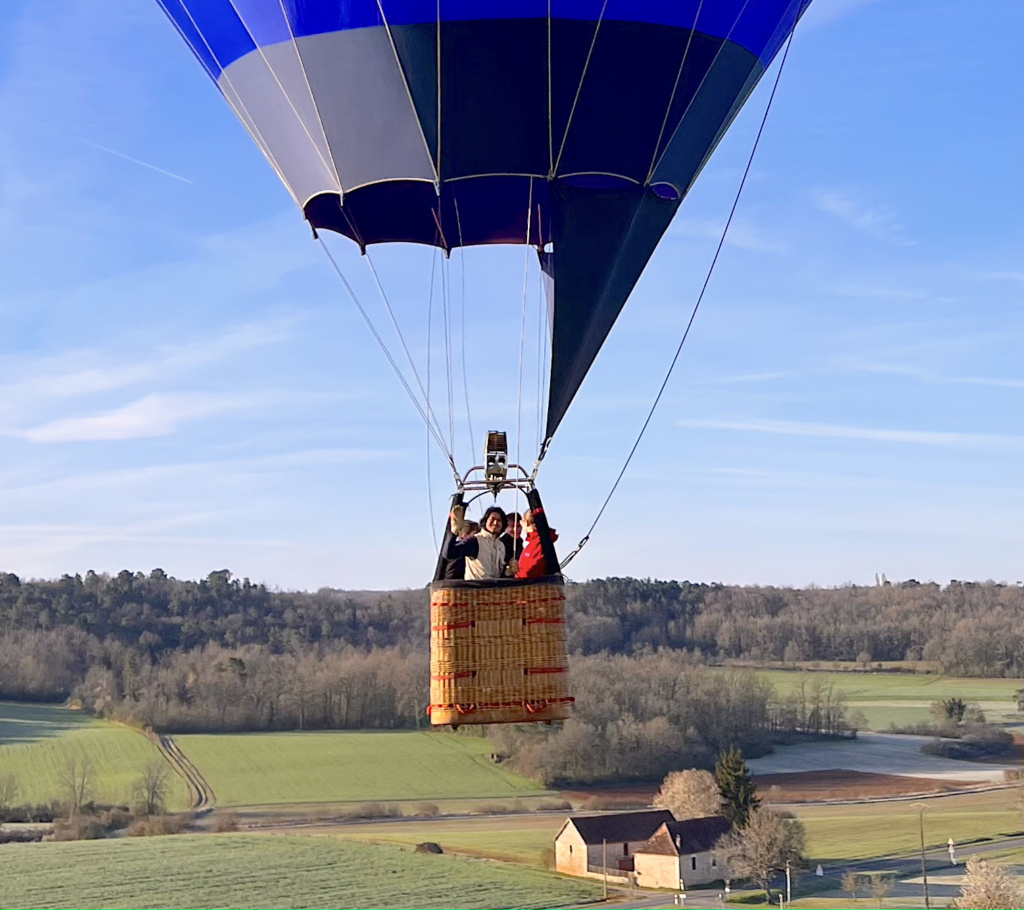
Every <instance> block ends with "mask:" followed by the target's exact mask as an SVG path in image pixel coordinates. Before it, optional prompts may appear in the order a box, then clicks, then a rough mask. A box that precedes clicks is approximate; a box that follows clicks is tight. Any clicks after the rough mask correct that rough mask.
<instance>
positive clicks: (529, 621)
mask: <svg viewBox="0 0 1024 910" xmlns="http://www.w3.org/2000/svg"><path fill="white" fill-rule="evenodd" d="M524 622H525V623H526V624H527V625H528V626H532V625H533V624H534V623H536V622H541V623H549V624H552V625H564V624H565V620H564V619H548V618H547V617H544V616H537V617H534V618H533V619H527V620H524Z"/></svg>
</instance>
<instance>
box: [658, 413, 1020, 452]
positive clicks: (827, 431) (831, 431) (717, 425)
mask: <svg viewBox="0 0 1024 910" xmlns="http://www.w3.org/2000/svg"><path fill="white" fill-rule="evenodd" d="M678 425H679V426H681V427H687V428H691V429H702V430H736V431H740V432H745V433H775V434H781V435H785V436H812V437H817V438H819V439H857V440H864V441H866V442H904V443H911V444H914V445H927V446H941V447H945V448H957V449H979V448H986V449H991V448H1004V449H1005V448H1014V449H1020V448H1024V439H1020V438H1018V437H1016V436H997V435H995V434H991V433H944V432H935V431H930V430H890V429H882V428H879V427H858V426H844V425H843V424H834V423H809V422H801V421H795V420H718V419H715V420H701V419H691V420H681V421H679V424H678Z"/></svg>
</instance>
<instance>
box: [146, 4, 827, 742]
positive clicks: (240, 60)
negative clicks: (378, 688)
mask: <svg viewBox="0 0 1024 910" xmlns="http://www.w3.org/2000/svg"><path fill="white" fill-rule="evenodd" d="M158 2H159V3H160V4H161V6H162V7H163V8H164V11H165V12H166V13H167V15H168V17H169V18H170V20H171V22H172V23H173V24H174V25H175V27H176V28H177V29H178V31H179V33H180V35H181V37H182V38H183V39H184V40H185V41H186V43H187V44H188V45H189V47H190V48H191V49H192V51H193V53H194V54H195V56H196V57H197V58H198V60H199V61H200V63H201V64H202V65H203V66H204V68H205V69H206V71H207V73H208V74H209V75H210V77H211V79H213V81H214V82H215V84H216V85H217V87H218V88H219V89H220V91H221V93H222V94H223V96H224V98H225V100H226V101H227V102H228V103H229V104H230V105H231V107H232V108H233V109H234V111H235V113H236V114H237V116H238V118H239V119H240V120H241V122H242V123H243V124H244V126H245V127H246V129H247V130H248V131H249V133H250V134H251V135H252V137H253V139H254V140H255V142H256V143H257V145H258V146H259V148H260V149H261V151H262V152H263V154H264V155H265V156H266V158H267V160H268V161H269V162H270V164H271V165H272V166H273V167H274V169H275V170H276V171H277V173H278V175H279V176H280V178H281V180H282V181H283V182H284V184H285V186H286V187H287V188H288V190H289V192H290V193H291V194H292V196H293V198H294V199H295V201H296V203H297V204H298V205H299V207H300V208H301V209H302V212H303V214H304V216H305V218H306V220H307V221H308V222H309V224H310V225H311V226H312V227H313V229H314V231H320V230H327V231H333V232H336V233H338V234H341V235H344V236H345V237H348V238H350V239H351V240H352V241H354V242H355V243H356V244H358V245H359V247H360V249H362V250H363V251H364V252H365V250H366V249H367V247H368V246H370V245H371V244H378V243H396V242H403V243H418V244H427V245H431V246H434V247H438V248H440V249H441V250H443V251H444V252H445V253H446V254H448V253H450V252H451V251H452V250H453V249H455V248H457V247H467V246H474V245H480V244H526V245H528V246H530V247H534V248H535V249H536V251H537V256H538V258H539V262H540V266H541V269H542V270H543V273H544V275H545V276H546V278H547V292H548V307H549V312H550V376H549V383H548V395H547V410H546V423H545V429H544V432H543V440H544V441H543V444H542V447H541V454H540V456H539V458H538V464H539V459H540V457H543V453H544V451H546V447H547V445H548V444H549V443H550V441H551V439H552V437H553V435H554V433H555V431H556V430H557V429H558V426H559V424H560V423H561V421H562V418H563V417H564V416H565V413H566V411H567V409H568V408H569V405H570V403H571V402H572V400H573V398H574V396H575V395H576V392H577V390H578V389H579V387H580V384H581V383H582V382H583V379H584V377H585V375H586V373H587V371H588V369H589V368H590V366H591V364H592V363H593V362H594V359H595V358H596V356H597V354H598V352H599V351H600V349H601V346H602V344H603V343H604V340H605V338H606V337H607V335H608V333H609V331H610V330H611V328H612V326H613V324H614V322H615V321H616V319H617V317H618V315H619V313H620V311H621V310H622V308H623V306H624V305H625V303H626V300H627V298H628V297H629V295H630V292H631V291H632V289H633V287H634V285H635V284H636V282H637V281H638V279H639V278H640V275H641V273H642V272H643V270H644V267H645V266H646V264H647V262H648V260H649V259H650V257H651V256H652V254H653V253H654V250H655V247H656V246H657V244H658V241H659V240H660V238H661V236H662V234H663V233H664V232H665V230H666V229H667V228H668V226H669V223H670V222H671V220H672V218H673V216H674V215H675V213H676V211H677V210H678V208H679V206H680V203H681V202H682V200H683V198H684V197H685V196H686V194H687V192H688V191H689V189H690V187H691V186H693V183H694V181H695V180H696V179H697V176H698V174H699V173H700V171H701V169H702V168H703V167H704V165H705V164H706V163H707V161H708V159H709V157H710V156H711V154H712V152H713V151H714V149H715V147H716V146H717V144H718V142H719V141H720V140H721V139H722V137H723V135H724V134H725V131H726V130H727V129H728V127H729V125H730V124H731V123H732V121H733V119H734V118H735V117H736V115H737V113H738V112H739V110H740V108H741V107H742V105H743V103H744V101H745V100H746V99H747V97H748V96H749V95H750V93H751V92H752V91H753V89H754V87H755V86H756V85H757V83H758V80H759V79H760V78H761V76H762V75H763V74H764V72H765V70H766V68H767V67H768V66H769V64H770V63H771V61H772V59H773V58H774V56H775V55H776V53H777V52H778V51H779V49H780V48H781V46H782V45H783V43H784V42H785V41H786V39H787V38H788V37H789V35H790V34H791V32H792V30H793V28H794V27H795V25H796V22H797V20H798V19H799V17H800V16H801V15H802V13H803V12H804V10H805V9H806V7H807V6H808V4H809V2H810V0H429V2H427V0H158ZM455 476H456V485H457V492H456V495H455V497H454V498H453V504H459V503H461V502H462V501H463V497H464V496H465V495H466V494H474V493H480V492H485V491H490V492H493V493H494V494H495V496H496V495H497V493H498V492H499V491H500V490H504V489H517V490H520V491H522V492H524V493H525V494H526V495H527V497H528V499H529V502H530V507H531V510H532V511H533V512H534V514H535V515H537V516H539V521H538V533H539V534H540V536H541V538H542V541H543V546H544V555H545V557H546V562H547V565H548V566H549V567H555V566H558V560H557V556H556V555H555V552H554V546H553V543H552V541H551V538H550V534H549V533H548V528H547V524H546V522H545V521H544V516H543V507H542V505H541V503H540V499H539V495H538V493H537V490H536V486H535V479H536V468H535V469H534V471H533V472H532V473H530V472H527V471H526V470H525V469H523V468H521V467H519V466H518V465H510V464H509V463H508V450H507V446H505V443H504V439H503V434H500V433H493V434H488V444H487V450H486V452H485V459H484V464H483V465H479V466H474V467H473V468H471V469H470V470H469V471H467V472H466V473H465V474H464V475H460V474H459V473H458V471H456V472H455ZM446 533H448V534H450V533H451V531H450V530H448V531H447V532H446ZM439 565H440V564H439ZM551 571H552V572H553V574H551V575H549V576H546V577H544V578H541V579H493V580H484V581H445V580H444V579H443V578H441V577H438V578H437V579H436V580H435V582H434V585H433V589H432V598H431V603H432V605H431V617H432V618H431V627H432V637H431V667H432V669H431V676H432V681H431V721H432V722H433V723H436V724H448V723H451V724H458V723H491V722H500V721H523V720H553V719H559V718H564V717H566V716H568V712H569V708H570V705H571V702H572V699H571V697H570V696H569V694H568V689H567V682H566V672H565V670H566V660H567V659H566V647H565V632H564V619H565V616H564V596H563V593H562V578H561V574H560V572H559V571H557V570H554V569H552V570H551ZM440 574H441V573H440V568H439V571H438V576H440Z"/></svg>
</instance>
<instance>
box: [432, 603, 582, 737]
mask: <svg viewBox="0 0 1024 910" xmlns="http://www.w3.org/2000/svg"><path fill="white" fill-rule="evenodd" d="M430 630H431V631H430V722H431V723H432V724H494V723H521V722H524V721H536V720H559V719H562V718H566V717H568V716H569V711H570V705H571V703H572V698H571V697H570V696H569V689H568V673H567V667H568V656H567V653H566V644H565V594H564V592H563V590H562V586H561V585H560V584H553V583H545V584H536V585H522V586H518V585H506V586H502V585H500V584H499V585H495V587H493V588H485V587H479V588H477V587H474V588H444V587H439V588H438V589H436V590H434V591H433V592H432V594H431V598H430Z"/></svg>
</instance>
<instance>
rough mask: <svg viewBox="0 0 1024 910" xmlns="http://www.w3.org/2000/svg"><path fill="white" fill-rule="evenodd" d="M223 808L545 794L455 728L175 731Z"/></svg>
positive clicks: (481, 741)
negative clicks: (440, 730) (441, 730)
mask: <svg viewBox="0 0 1024 910" xmlns="http://www.w3.org/2000/svg"><path fill="white" fill-rule="evenodd" d="M175 742H176V743H177V744H178V745H179V746H180V747H181V749H182V751H184V753H185V754H186V755H187V756H188V757H189V758H190V759H191V760H192V762H193V763H194V764H195V765H196V767H197V768H198V769H199V771H200V772H201V773H202V775H203V776H204V777H205V778H206V780H207V781H208V782H209V784H210V786H211V787H212V788H213V792H214V793H216V794H217V805H218V806H252V805H271V804H283V803H289V804H293V803H326V802H357V803H358V802H370V801H384V802H391V801H397V800H445V799H459V798H469V799H480V798H496V799H502V798H507V797H515V796H520V795H521V796H529V795H531V794H538V793H543V792H544V791H543V789H542V788H541V787H540V785H539V784H537V783H535V782H533V781H530V780H527V779H526V778H525V777H520V776H519V775H517V774H513V773H512V772H510V771H506V770H505V769H504V768H502V767H500V766H499V765H496V764H494V762H492V761H491V760H490V757H489V756H490V751H491V747H490V745H489V744H488V742H487V741H486V740H484V739H480V738H477V737H470V736H457V735H455V734H452V733H411V732H410V733H366V732H361V733H354V732H340V733H339V732H307V733H248V734H246V733H243V734H217V735H199V734H195V735H189V736H176V737H175Z"/></svg>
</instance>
